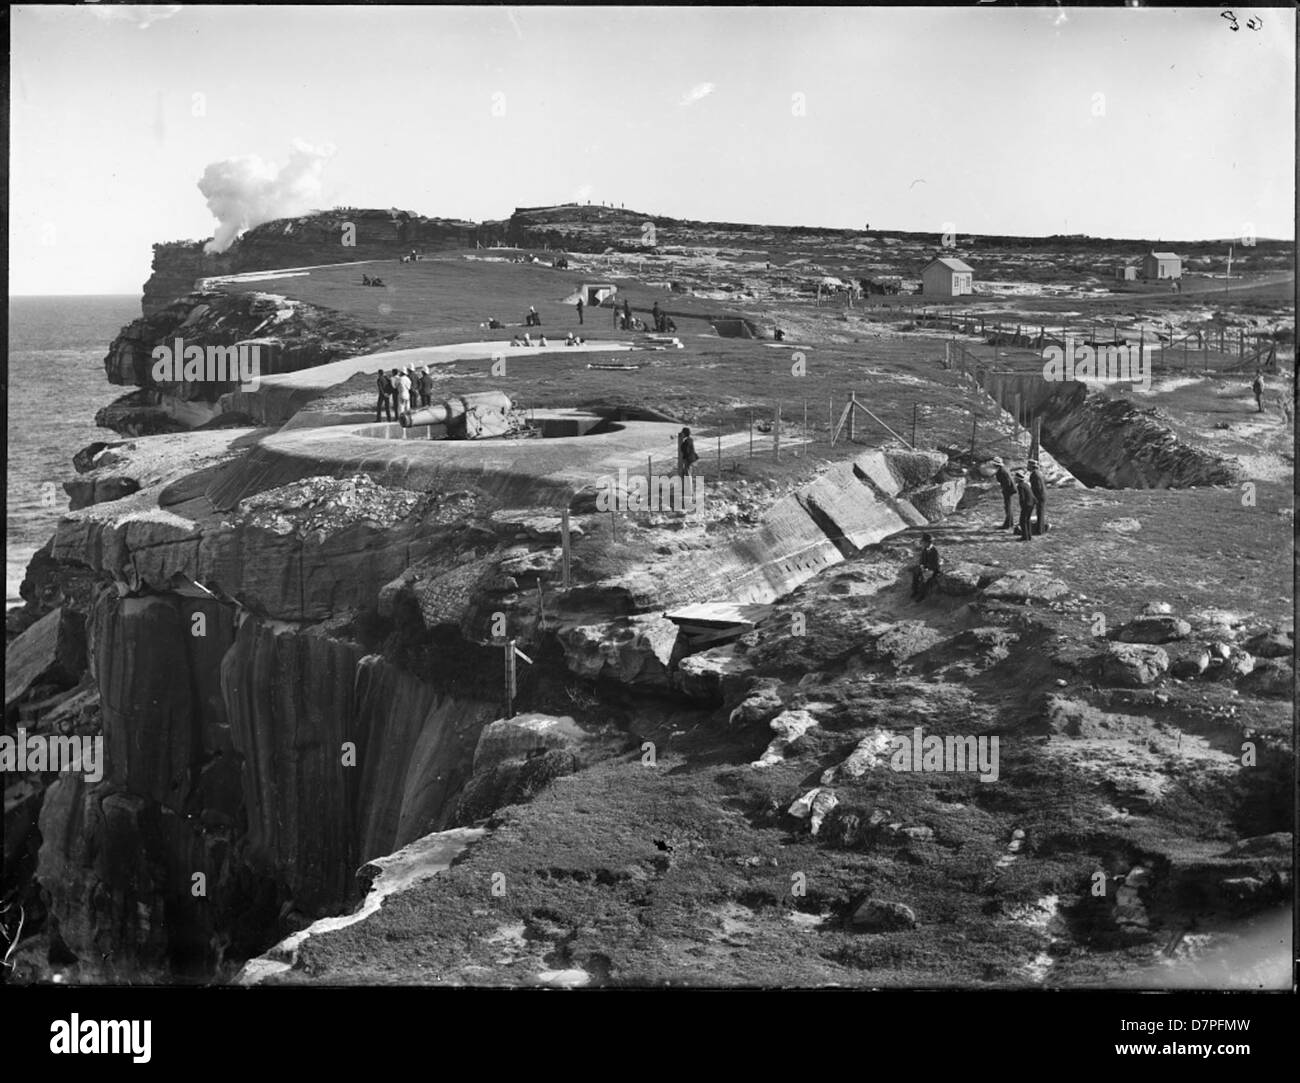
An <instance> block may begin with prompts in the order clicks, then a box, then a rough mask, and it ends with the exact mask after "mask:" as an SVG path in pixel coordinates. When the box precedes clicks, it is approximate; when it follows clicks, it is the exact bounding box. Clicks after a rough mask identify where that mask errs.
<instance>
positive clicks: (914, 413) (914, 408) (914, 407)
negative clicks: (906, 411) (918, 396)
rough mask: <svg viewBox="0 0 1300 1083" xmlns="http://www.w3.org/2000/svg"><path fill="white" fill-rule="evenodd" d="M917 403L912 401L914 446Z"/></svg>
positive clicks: (913, 444) (914, 445)
mask: <svg viewBox="0 0 1300 1083" xmlns="http://www.w3.org/2000/svg"><path fill="white" fill-rule="evenodd" d="M919 405H920V404H919V403H915V402H914V403H912V446H913V447H916V411H917V408H918V407H919Z"/></svg>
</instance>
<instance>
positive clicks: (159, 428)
mask: <svg viewBox="0 0 1300 1083" xmlns="http://www.w3.org/2000/svg"><path fill="white" fill-rule="evenodd" d="M177 339H180V340H182V341H183V342H184V343H185V345H186V346H190V345H202V346H204V347H207V346H220V347H233V346H237V345H239V344H241V343H243V344H245V347H251V346H256V349H257V359H258V373H257V374H258V375H260V376H270V375H274V374H276V373H281V372H296V371H298V370H300V369H304V368H312V367H314V366H316V365H324V364H328V363H329V362H330V361H336V360H338V359H340V358H343V357H353V356H356V355H357V354H362V353H368V352H370V351H371V350H373V349H375V348H377V347H378V346H379V345H380V344H381V343H383V342H384V341H386V337H385V336H384V335H382V334H380V333H378V332H376V331H371V330H369V329H367V328H365V327H362V326H361V325H360V324H358V323H357V322H356V321H355V320H352V319H350V318H348V317H346V316H344V315H342V314H340V313H337V312H332V311H329V310H326V309H321V308H318V307H316V306H315V305H310V304H307V303H305V302H303V301H296V300H290V299H288V298H285V297H281V296H279V295H277V294H273V293H230V294H224V293H197V294H187V295H186V296H184V297H181V298H179V299H174V300H172V301H170V302H169V303H167V304H166V305H164V306H162V307H157V308H155V309H154V311H153V314H152V315H146V316H144V317H142V318H141V319H138V320H134V321H133V322H131V323H130V324H128V325H127V326H126V327H124V328H122V330H121V331H120V332H118V334H117V337H116V338H114V340H113V342H112V344H111V345H110V346H109V350H108V354H107V355H106V356H105V358H104V371H105V373H106V374H107V376H108V381H109V383H113V384H125V385H128V386H135V387H137V388H139V389H140V390H139V391H137V392H132V393H131V394H129V395H125V396H123V397H122V398H120V399H118V400H117V401H115V402H113V403H110V404H109V405H108V406H106V407H104V408H103V409H102V410H101V411H100V412H99V413H98V414H97V415H96V417H95V422H96V424H98V425H102V426H104V427H105V428H110V429H114V430H115V431H117V432H121V433H124V434H126V435H131V436H148V435H153V434H156V433H162V432H176V431H180V430H184V429H189V428H195V427H197V426H199V425H202V424H204V423H206V422H208V421H211V420H212V419H213V418H215V417H216V416H217V413H218V410H217V406H216V403H217V400H218V399H219V398H220V397H221V396H222V395H223V394H226V393H227V392H230V391H234V390H236V389H237V388H238V387H239V386H240V385H239V384H238V383H235V382H229V381H214V380H202V379H198V380H180V379H172V380H156V379H155V378H154V373H153V368H154V359H153V350H154V348H155V347H157V346H167V347H169V348H173V346H174V343H175V341H176V340H177Z"/></svg>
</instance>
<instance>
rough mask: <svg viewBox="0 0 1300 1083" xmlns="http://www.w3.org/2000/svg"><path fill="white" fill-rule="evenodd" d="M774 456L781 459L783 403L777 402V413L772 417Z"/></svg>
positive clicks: (778, 459) (778, 460)
mask: <svg viewBox="0 0 1300 1083" xmlns="http://www.w3.org/2000/svg"><path fill="white" fill-rule="evenodd" d="M772 458H773V459H775V460H776V461H777V462H780V461H781V404H780V403H779V402H778V403H777V404H776V414H775V416H774V417H773V418H772Z"/></svg>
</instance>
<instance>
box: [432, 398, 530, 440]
mask: <svg viewBox="0 0 1300 1083" xmlns="http://www.w3.org/2000/svg"><path fill="white" fill-rule="evenodd" d="M513 408H514V404H513V403H512V402H511V401H510V396H509V395H507V394H505V393H504V392H502V391H477V392H475V393H474V394H472V395H458V396H456V397H455V398H450V399H447V400H446V401H445V402H440V403H435V404H434V405H432V406H424V407H421V408H420V409H419V410H413V411H412V412H411V425H412V426H415V425H445V426H446V427H447V435H448V436H450V437H452V438H454V439H465V438H466V437H469V438H474V437H476V436H482V435H489V434H490V435H497V432H496V430H497V429H498V428H500V425H499V424H497V425H492V424H488V425H484V424H483V423H482V421H484V420H486V419H487V418H489V417H498V418H502V419H504V418H507V417H509V415H510V412H511V410H512V409H513ZM470 415H473V416H474V417H475V418H476V419H480V423H478V424H475V425H469V424H468V423H467V422H468V419H469V417H470Z"/></svg>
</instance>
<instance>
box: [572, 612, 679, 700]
mask: <svg viewBox="0 0 1300 1083" xmlns="http://www.w3.org/2000/svg"><path fill="white" fill-rule="evenodd" d="M556 637H557V638H558V639H559V641H560V645H561V646H562V647H563V648H564V661H565V665H567V666H568V667H569V669H570V671H571V672H573V673H575V674H577V675H578V676H579V677H585V678H587V679H588V680H599V679H601V678H606V679H609V680H615V681H618V682H619V683H621V684H626V685H643V686H648V687H651V688H657V689H662V690H664V691H667V690H668V689H669V688H670V687H671V679H670V675H669V663H670V662H671V660H672V657H673V650H674V648H675V646H676V644H677V625H676V624H674V623H673V622H672V621H670V620H668V619H667V618H665V617H662V616H654V615H647V616H636V617H620V618H619V619H617V620H614V621H607V622H604V623H601V624H573V625H567V626H563V627H561V628H560V629H559V630H558V631H557V633H556Z"/></svg>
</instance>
